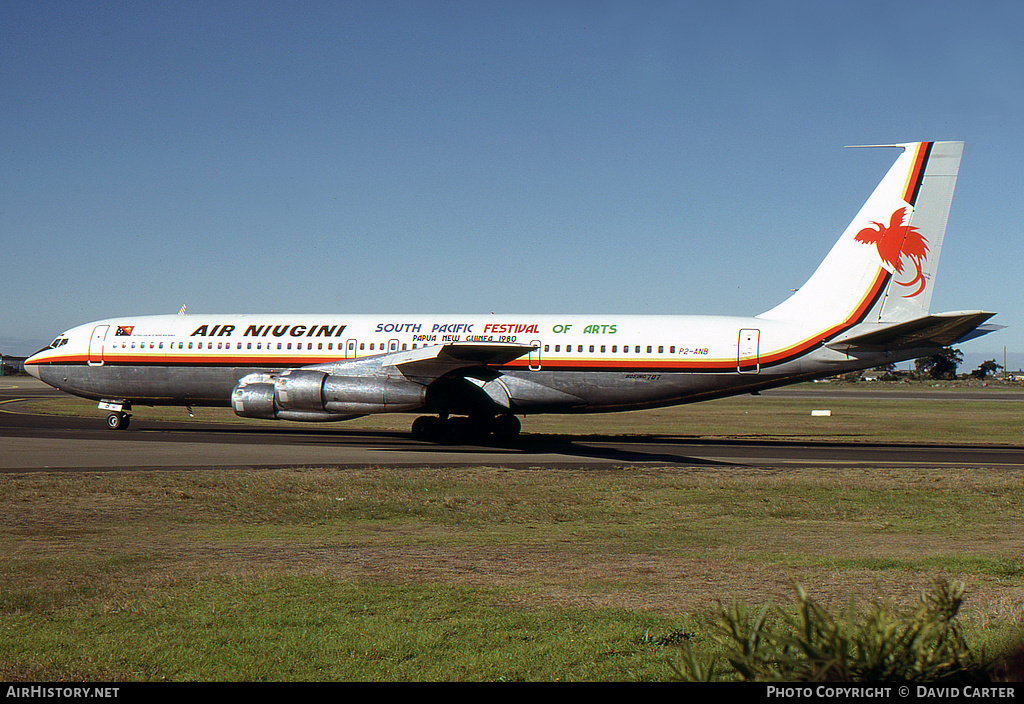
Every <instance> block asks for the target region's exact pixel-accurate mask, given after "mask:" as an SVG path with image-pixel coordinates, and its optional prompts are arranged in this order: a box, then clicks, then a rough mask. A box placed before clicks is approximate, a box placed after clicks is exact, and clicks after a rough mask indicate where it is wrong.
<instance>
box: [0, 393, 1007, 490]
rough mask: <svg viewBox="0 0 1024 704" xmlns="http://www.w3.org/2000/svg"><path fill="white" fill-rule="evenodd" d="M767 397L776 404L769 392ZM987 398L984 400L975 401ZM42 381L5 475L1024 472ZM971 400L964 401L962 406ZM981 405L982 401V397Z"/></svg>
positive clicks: (20, 420) (0, 416)
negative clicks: (508, 470) (319, 415)
mask: <svg viewBox="0 0 1024 704" xmlns="http://www.w3.org/2000/svg"><path fill="white" fill-rule="evenodd" d="M772 393H781V391H780V392H772ZM980 393H982V394H983V393H984V392H980ZM62 395H63V394H60V393H59V392H57V391H54V390H53V389H51V388H50V387H48V386H46V385H45V384H43V383H42V382H39V381H37V380H35V379H31V378H25V377H17V378H11V377H6V378H4V379H2V380H0V448H2V450H0V471H4V472H26V471H57V470H61V471H69V470H70V471H74V470H78V471H82V470H86V471H88V470H109V469H133V470H139V469H154V470H158V469H213V468H221V469H227V468H244V467H301V466H334V467H352V466H359V467H365V466H424V465H428V466H467V465H490V466H495V465H500V466H505V467H524V468H526V467H595V468H599V467H605V468H611V467H618V466H631V465H648V466H675V467H688V466H693V467H699V466H708V465H717V466H741V467H757V468H784V467H795V466H829V465H843V466H867V467H886V466H901V467H907V466H915V465H920V466H927V467H942V466H958V467H972V466H987V467H1006V468H1007V469H1024V446H997V445H992V446H973V445H970V446H968V445H904V444H888V443H845V442H787V441H759V440H704V439H700V438H687V437H674V436H673V437H670V436H657V435H654V436H632V437H626V438H620V437H597V436H543V435H541V436H533V435H529V434H526V435H524V436H523V437H522V438H521V439H520V441H519V442H517V443H516V444H515V445H510V446H504V447H496V446H483V445H461V446H459V445H453V446H444V445H434V444H430V443H424V442H417V441H413V440H412V439H410V438H409V436H408V434H407V433H393V432H384V431H369V430H346V429H345V426H344V424H327V425H320V424H310V425H293V424H285V423H282V424H281V425H272V426H270V425H260V426H254V425H246V424H243V423H238V424H235V423H203V422H187V423H186V422H180V423H178V422H160V421H148V420H139V419H136V420H135V421H134V422H133V424H132V426H131V429H129V430H127V431H110V430H107V429H106V427H105V424H104V422H103V419H102V418H98V417H97V418H76V417H63V416H44V415H33V414H31V413H28V412H26V411H25V410H24V408H23V402H24V401H25V400H29V399H33V398H45V397H54V396H62ZM958 398H959V399H960V400H965V399H964V397H962V396H961V397H958ZM979 400H983V399H982V398H980V397H979Z"/></svg>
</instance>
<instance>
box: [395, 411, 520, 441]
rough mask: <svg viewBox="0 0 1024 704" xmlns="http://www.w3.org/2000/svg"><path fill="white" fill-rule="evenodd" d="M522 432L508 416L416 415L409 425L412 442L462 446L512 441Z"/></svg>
mask: <svg viewBox="0 0 1024 704" xmlns="http://www.w3.org/2000/svg"><path fill="white" fill-rule="evenodd" d="M521 429H522V424H521V423H520V422H519V419H518V418H516V417H515V416H514V415H512V414H511V413H506V414H503V415H500V416H469V417H466V416H455V417H448V414H442V415H441V416H420V417H419V418H417V419H416V420H414V421H413V423H412V436H413V438H415V439H416V440H426V441H428V442H438V443H463V442H480V441H485V440H489V439H491V440H497V441H499V442H505V441H509V440H513V439H515V438H516V437H517V436H518V435H519V431H520V430H521Z"/></svg>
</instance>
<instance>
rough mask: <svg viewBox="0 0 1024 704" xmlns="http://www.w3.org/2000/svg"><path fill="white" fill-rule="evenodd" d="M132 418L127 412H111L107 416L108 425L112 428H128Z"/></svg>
mask: <svg viewBox="0 0 1024 704" xmlns="http://www.w3.org/2000/svg"><path fill="white" fill-rule="evenodd" d="M131 418H132V417H131V416H130V415H128V414H127V413H111V414H110V415H109V416H107V427H108V428H110V429H111V430H127V429H128V425H129V424H130V423H131Z"/></svg>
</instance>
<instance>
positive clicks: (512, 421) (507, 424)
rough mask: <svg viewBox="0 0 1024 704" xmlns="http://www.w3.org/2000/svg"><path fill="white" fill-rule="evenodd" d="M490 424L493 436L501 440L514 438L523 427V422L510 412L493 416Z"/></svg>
mask: <svg viewBox="0 0 1024 704" xmlns="http://www.w3.org/2000/svg"><path fill="white" fill-rule="evenodd" d="M492 426H493V432H494V438H495V439H496V440H501V441H508V440H514V439H515V438H517V437H519V431H520V430H522V429H523V424H522V423H520V422H519V419H518V418H516V417H515V416H514V415H512V414H511V413H507V414H505V415H502V416H498V417H497V418H495V419H494V422H493V423H492Z"/></svg>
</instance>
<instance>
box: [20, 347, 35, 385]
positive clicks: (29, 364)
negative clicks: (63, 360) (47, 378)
mask: <svg viewBox="0 0 1024 704" xmlns="http://www.w3.org/2000/svg"><path fill="white" fill-rule="evenodd" d="M38 357H39V353H38V352H35V353H34V354H31V355H29V356H28V358H27V359H26V360H25V361H24V362H22V363H21V364H22V366H23V367H24V368H25V371H26V372H27V373H29V374H31V375H32V376H34V377H35V378H36V379H38V378H39V364H38Z"/></svg>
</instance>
